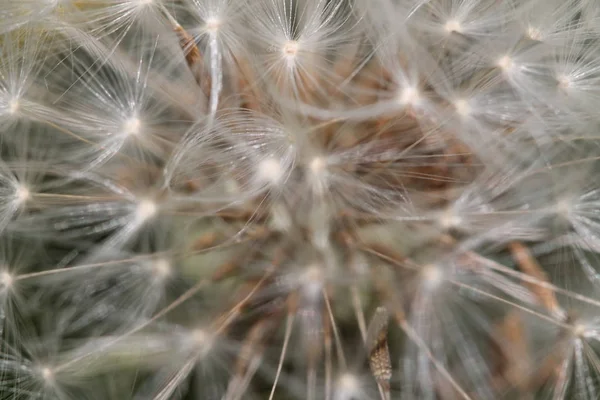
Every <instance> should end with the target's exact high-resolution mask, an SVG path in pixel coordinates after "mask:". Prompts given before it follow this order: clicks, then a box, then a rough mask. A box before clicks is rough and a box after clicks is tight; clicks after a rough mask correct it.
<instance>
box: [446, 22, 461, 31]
mask: <svg viewBox="0 0 600 400" xmlns="http://www.w3.org/2000/svg"><path fill="white" fill-rule="evenodd" d="M444 29H445V30H446V32H448V33H452V32H457V33H461V32H462V26H461V24H460V22H458V21H457V20H455V19H451V20H449V21H447V22H446V24H445V25H444Z"/></svg>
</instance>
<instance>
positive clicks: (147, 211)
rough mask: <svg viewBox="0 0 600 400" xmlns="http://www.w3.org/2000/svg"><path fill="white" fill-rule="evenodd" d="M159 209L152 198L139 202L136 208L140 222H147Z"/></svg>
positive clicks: (137, 218)
mask: <svg viewBox="0 0 600 400" xmlns="http://www.w3.org/2000/svg"><path fill="white" fill-rule="evenodd" d="M157 211H158V206H157V204H156V203H155V202H153V201H152V200H148V199H145V200H142V201H140V202H139V204H138V206H137V210H136V213H135V215H136V220H137V221H138V222H140V223H142V222H146V221H148V220H149V219H151V218H153V217H154V216H155V215H156V213H157Z"/></svg>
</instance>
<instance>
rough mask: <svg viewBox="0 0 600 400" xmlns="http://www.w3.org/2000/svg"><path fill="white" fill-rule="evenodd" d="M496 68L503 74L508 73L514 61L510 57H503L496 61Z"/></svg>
mask: <svg viewBox="0 0 600 400" xmlns="http://www.w3.org/2000/svg"><path fill="white" fill-rule="evenodd" d="M497 65H498V67H500V68H501V69H502V70H503V71H504V72H509V71H510V70H511V69H512V68H513V67H514V65H515V64H514V61H513V59H512V58H511V57H510V56H503V57H501V58H500V59H499V60H498V61H497Z"/></svg>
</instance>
